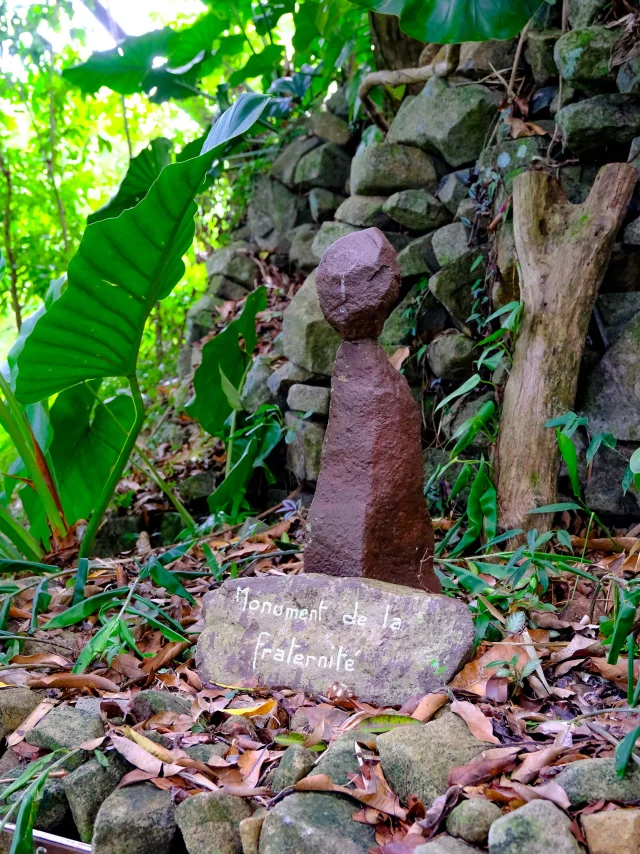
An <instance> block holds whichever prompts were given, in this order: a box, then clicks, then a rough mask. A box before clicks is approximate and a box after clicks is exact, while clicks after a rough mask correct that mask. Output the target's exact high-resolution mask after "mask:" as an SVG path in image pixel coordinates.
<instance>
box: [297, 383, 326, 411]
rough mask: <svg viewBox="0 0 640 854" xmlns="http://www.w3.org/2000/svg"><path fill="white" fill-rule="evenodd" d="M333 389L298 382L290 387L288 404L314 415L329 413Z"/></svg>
mask: <svg viewBox="0 0 640 854" xmlns="http://www.w3.org/2000/svg"><path fill="white" fill-rule="evenodd" d="M330 401H331V391H330V389H328V388H321V387H320V386H314V385H302V384H300V383H296V385H292V386H291V388H290V389H289V394H288V396H287V406H288V407H289V409H295V410H297V411H298V412H304V413H307V412H310V413H311V414H312V415H328V414H329V403H330Z"/></svg>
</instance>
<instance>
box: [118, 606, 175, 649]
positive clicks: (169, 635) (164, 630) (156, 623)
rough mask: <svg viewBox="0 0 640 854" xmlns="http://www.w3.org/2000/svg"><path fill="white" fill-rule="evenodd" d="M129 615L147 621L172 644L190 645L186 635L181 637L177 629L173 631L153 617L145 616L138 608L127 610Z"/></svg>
mask: <svg viewBox="0 0 640 854" xmlns="http://www.w3.org/2000/svg"><path fill="white" fill-rule="evenodd" d="M127 614H133V616H134V617H142V619H143V620H146V621H147V623H149V625H150V626H152V627H153V628H154V629H158V631H159V632H161V633H162V635H163V636H164V637H165V638H166V639H167V640H169V641H171V642H172V643H185V642H186V643H188V641H189V639H188V638H185V637H184V635H181V634H179V633H178V632H176V631H175V629H172V628H171V627H170V626H165V624H164V623H161V622H160V620H156V618H155V617H153V616H151V615H150V614H145V613H143V612H142V611H138V609H137V608H132V607H131V606H129V607H128V608H127Z"/></svg>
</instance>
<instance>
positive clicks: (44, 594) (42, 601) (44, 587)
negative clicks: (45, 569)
mask: <svg viewBox="0 0 640 854" xmlns="http://www.w3.org/2000/svg"><path fill="white" fill-rule="evenodd" d="M48 588H49V580H48V579H47V577H46V576H45V577H44V578H43V579H42V581H41V582H40V583H39V584H38V586H37V587H36V589H35V592H34V594H33V604H32V606H31V624H30V626H29V632H30V633H31V634H33V633H34V632H35V631H36V629H37V628H38V614H39V613H41V611H46V610H47V608H48V607H49V605H50V603H51V596H50V594H49V593H48Z"/></svg>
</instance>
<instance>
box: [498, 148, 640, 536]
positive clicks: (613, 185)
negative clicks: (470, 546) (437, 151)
mask: <svg viewBox="0 0 640 854" xmlns="http://www.w3.org/2000/svg"><path fill="white" fill-rule="evenodd" d="M636 180H637V173H636V171H635V170H634V169H633V167H632V166H629V165H627V164H619V163H611V164H609V165H607V166H604V167H603V168H602V169H601V170H600V172H599V173H598V176H597V178H596V181H595V184H594V185H593V188H592V190H591V193H590V194H589V198H588V199H587V200H586V201H585V202H584V203H583V204H581V205H572V204H571V203H570V202H569V201H568V200H567V197H566V195H565V193H564V190H563V189H562V186H561V184H560V182H559V181H558V180H557V179H555V178H553V177H551V175H548V174H547V173H545V172H526V173H524V174H522V175H519V176H518V177H517V178H516V179H515V182H514V194H513V204H514V214H513V218H514V232H515V242H516V250H517V255H518V259H519V261H520V265H521V293H522V299H523V301H524V312H523V316H522V320H521V324H520V330H519V334H518V339H517V342H516V348H515V354H514V359H513V369H512V371H511V375H510V377H509V380H508V382H507V386H506V389H505V395H504V405H503V410H502V420H501V423H500V437H499V440H498V447H497V452H496V470H495V471H496V479H497V488H498V506H499V513H500V520H501V524H502V525H503V526H504V527H505V528H506V529H510V528H523V529H524V530H528V529H530V528H533V527H536V528H538V530H546V529H548V528H549V527H550V525H551V522H552V515H551V514H546V515H544V516H541V515H535V516H530V515H528V514H529V511H530V510H532V509H533V508H534V507H542V506H544V505H546V504H552V503H554V501H555V499H556V488H557V478H558V465H559V452H558V447H557V442H556V436H555V431H554V430H552V429H549V428H548V427H544V426H543V424H544V423H545V421H547V420H548V419H550V418H554V417H556V416H558V415H562V414H563V413H564V412H567V411H568V410H570V409H572V408H573V406H574V403H575V396H576V387H577V382H578V370H579V367H580V359H581V356H582V350H583V346H584V341H585V337H586V334H587V328H588V325H589V318H590V317H591V312H592V310H593V305H594V302H595V299H596V295H597V293H598V288H599V287H600V283H601V281H602V278H603V276H604V274H605V271H606V268H607V264H608V262H609V257H610V255H611V250H612V247H613V243H614V240H615V237H616V233H617V232H618V229H619V228H620V225H621V223H622V220H623V219H624V216H625V212H626V209H627V206H628V204H629V202H630V201H631V196H632V193H633V188H634V186H635V183H636Z"/></svg>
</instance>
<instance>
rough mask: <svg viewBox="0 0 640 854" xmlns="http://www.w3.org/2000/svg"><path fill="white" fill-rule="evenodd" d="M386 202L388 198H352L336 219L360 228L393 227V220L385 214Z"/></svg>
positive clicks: (343, 205) (345, 203) (339, 210)
mask: <svg viewBox="0 0 640 854" xmlns="http://www.w3.org/2000/svg"><path fill="white" fill-rule="evenodd" d="M386 201H387V197H386V196H350V197H349V198H348V199H345V201H344V202H343V203H342V204H341V205H340V207H339V208H338V210H337V211H336V219H337V220H338V222H346V223H347V224H348V225H355V226H358V227H359V228H371V227H373V226H375V227H376V228H381V229H383V230H384V229H385V228H389V227H393V225H394V223H393V221H392V219H391V218H390V217H389V216H387V215H386V213H384V212H383V206H384V203H385V202H386Z"/></svg>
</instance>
